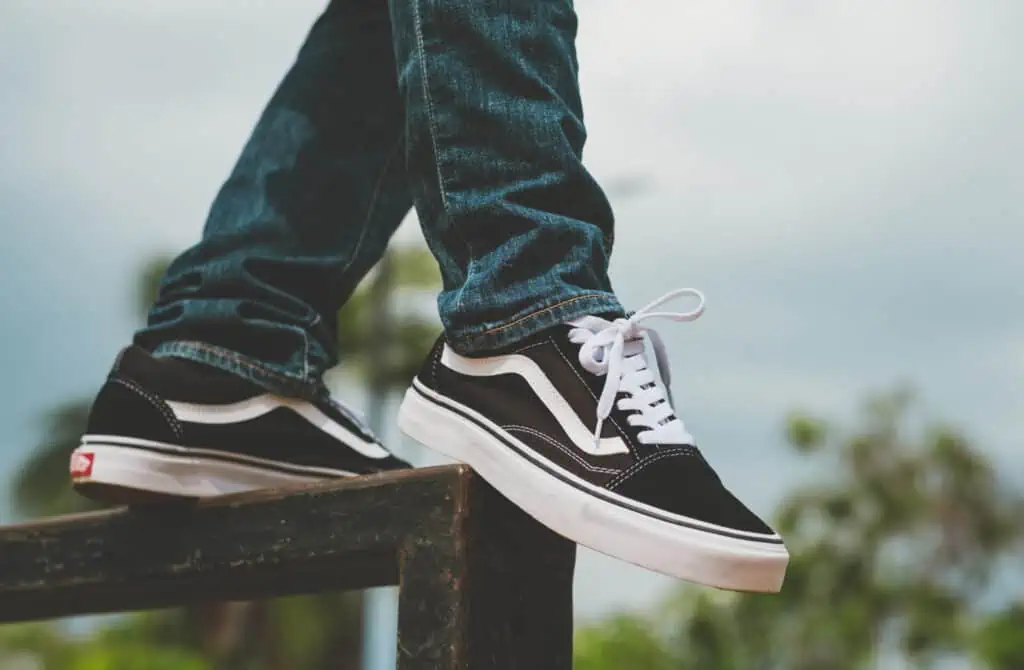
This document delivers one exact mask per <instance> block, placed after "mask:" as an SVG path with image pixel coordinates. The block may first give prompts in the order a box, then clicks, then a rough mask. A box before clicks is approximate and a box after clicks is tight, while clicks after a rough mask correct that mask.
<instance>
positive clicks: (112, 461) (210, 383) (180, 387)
mask: <svg viewBox="0 0 1024 670" xmlns="http://www.w3.org/2000/svg"><path fill="white" fill-rule="evenodd" d="M70 465H71V480H72V483H73V485H74V487H75V489H76V490H78V491H79V492H80V493H82V494H83V495H85V496H87V497H90V498H94V499H97V500H101V501H103V502H113V503H143V502H153V501H159V500H163V499H167V498H205V497H209V496H217V495H221V494H225V493H235V492H239V491H248V490H252V489H259V488H267V487H279V486H288V485H293V484H301V483H308V482H314V481H318V480H323V479H331V478H338V477H355V476H359V475H366V474H371V473H375V472H380V471H383V470H394V469H398V468H406V467H410V466H409V464H408V463H406V462H404V461H401V460H399V459H397V458H395V457H394V456H392V455H391V454H389V453H388V452H387V451H386V450H385V449H384V448H383V447H382V446H381V445H380V444H379V443H378V442H377V440H376V439H375V438H374V437H373V435H372V434H371V433H370V431H369V430H367V429H366V428H365V427H363V426H362V424H361V423H360V422H359V421H358V420H357V419H356V418H355V417H353V416H352V415H351V413H350V412H348V411H346V410H345V409H344V408H343V407H341V406H340V405H338V404H337V403H334V402H332V401H330V400H324V401H322V402H315V403H311V402H306V401H305V400H298V399H295V398H285V397H281V396H277V395H273V394H271V393H268V392H267V391H266V390H264V389H262V388H260V387H258V386H256V385H255V384H252V383H251V382H249V381H247V380H245V379H243V378H241V377H237V376H235V375H232V374H230V373H227V372H223V371H221V370H218V369H216V368H213V367H210V366H206V365H202V364H199V363H193V362H191V361H186V360H183V359H176V358H155V357H153V356H151V355H150V354H149V353H148V352H147V351H145V350H144V349H141V348H139V347H137V346H131V347H128V348H126V349H124V350H123V351H122V352H121V354H120V356H118V359H117V362H116V363H115V364H114V369H113V370H112V371H111V373H110V376H109V377H108V378H107V381H106V383H105V384H104V385H103V387H102V389H101V390H100V392H99V395H98V396H97V397H96V400H95V402H94V403H93V406H92V411H91V413H90V416H89V423H88V427H87V429H86V433H85V435H83V436H82V443H81V445H80V446H79V447H78V448H77V449H75V451H74V452H73V453H72V454H71V464H70Z"/></svg>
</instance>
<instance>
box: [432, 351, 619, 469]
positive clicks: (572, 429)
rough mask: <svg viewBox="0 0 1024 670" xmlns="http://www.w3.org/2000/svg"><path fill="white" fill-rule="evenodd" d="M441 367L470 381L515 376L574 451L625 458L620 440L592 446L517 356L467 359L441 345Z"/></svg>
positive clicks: (571, 414)
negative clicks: (560, 429)
mask: <svg viewBox="0 0 1024 670" xmlns="http://www.w3.org/2000/svg"><path fill="white" fill-rule="evenodd" d="M441 365H444V366H445V367H447V368H450V369H452V370H454V371H455V372H458V373H460V374H464V375H470V376H473V377H491V376H494V375H501V374H516V375H519V376H520V377H522V378H523V379H525V380H526V383H527V384H529V385H530V388H531V389H532V390H533V392H534V393H536V394H537V397H538V398H540V400H541V402H543V403H544V405H545V406H546V407H547V408H548V410H550V411H551V414H552V415H553V416H554V417H555V420H556V421H558V425H560V426H561V427H562V430H564V431H565V434H566V435H568V436H569V439H570V440H572V441H573V444H574V445H575V446H576V448H577V449H579V450H580V451H583V452H585V453H588V454H590V455H592V456H609V455H611V454H628V453H629V448H628V447H627V446H626V443H625V442H623V441H622V438H621V437H602V438H601V440H600V443H599V445H598V446H596V447H595V445H594V433H593V431H592V430H590V429H588V428H587V427H586V426H585V425H583V421H582V420H580V417H579V416H578V415H577V414H576V412H575V411H574V410H573V409H572V407H570V406H569V403H568V402H566V400H565V398H563V397H562V394H561V393H559V392H558V389H556V388H555V385H554V384H552V383H551V380H550V379H548V376H547V375H546V374H544V371H543V370H541V369H540V366H539V365H537V364H536V363H534V362H533V359H532V358H528V357H526V356H523V355H521V354H508V355H505V356H494V357H491V358H467V357H465V356H460V355H459V354H457V353H455V352H454V351H452V350H451V349H449V348H448V345H445V347H444V351H443V352H442V353H441ZM595 420H596V419H595Z"/></svg>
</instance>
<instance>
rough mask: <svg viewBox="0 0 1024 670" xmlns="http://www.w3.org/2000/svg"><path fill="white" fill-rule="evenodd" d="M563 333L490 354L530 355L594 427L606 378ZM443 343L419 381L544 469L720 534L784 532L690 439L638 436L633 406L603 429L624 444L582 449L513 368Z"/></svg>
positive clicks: (766, 536) (767, 536)
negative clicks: (448, 353)
mask: <svg viewBox="0 0 1024 670" xmlns="http://www.w3.org/2000/svg"><path fill="white" fill-rule="evenodd" d="M568 333H569V328H568V327H565V326H559V327H555V328H551V329H549V330H546V331H544V332H542V333H539V334H537V335H535V336H533V337H531V338H529V339H527V340H525V341H522V342H519V343H518V344H517V345H516V346H514V347H509V348H507V349H505V350H502V351H500V352H497V353H494V354H492V356H510V355H511V356H526V357H528V358H530V359H531V360H532V361H533V362H534V363H535V364H536V365H537V367H539V368H540V369H541V370H542V371H543V372H544V374H545V376H546V377H547V378H548V380H549V381H550V382H551V383H552V385H553V386H554V387H555V388H556V390H557V392H558V393H559V394H560V395H561V396H562V398H563V399H564V400H565V401H566V403H567V404H568V405H569V407H571V408H572V410H573V411H574V412H575V414H576V416H577V417H578V418H579V419H580V421H581V422H582V423H583V425H584V426H586V427H587V430H588V431H590V432H592V431H593V428H594V426H595V425H596V421H597V417H596V408H597V402H598V398H599V397H600V394H601V391H602V388H603V385H604V383H605V377H604V376H601V375H596V374H593V373H591V372H589V371H587V370H586V369H585V368H584V367H583V366H582V365H581V364H580V362H579V360H578V353H579V345H577V344H574V343H573V342H571V341H570V339H569V337H568ZM443 350H444V339H443V337H442V338H440V339H438V341H437V343H436V344H435V346H434V348H433V349H432V350H431V352H430V355H429V356H428V358H427V361H426V362H425V363H424V365H423V367H422V368H421V370H420V373H419V375H418V377H417V379H418V380H419V382H420V383H421V384H423V385H424V386H426V387H427V388H429V389H431V390H432V391H434V392H437V393H439V394H441V395H442V396H444V397H445V398H447V399H450V400H451V401H454V402H455V403H457V404H458V405H457V407H458V408H466V409H469V410H472V411H473V412H476V413H478V414H480V415H483V416H484V417H486V418H487V420H488V421H489V422H491V423H492V424H497V426H498V427H499V431H498V432H497V433H495V432H494V431H493V430H491V429H488V430H489V432H491V433H492V434H494V436H495V437H496V438H497V439H500V440H502V441H503V442H504V443H505V444H507V445H508V446H509V447H511V448H512V449H514V450H515V451H518V452H519V453H520V454H522V456H523V457H524V458H527V459H529V460H531V461H533V462H535V463H536V464H537V465H538V467H541V468H547V469H549V470H550V473H551V474H552V476H556V477H560V478H562V479H565V480H566V481H569V482H574V481H576V482H578V480H584V481H586V482H587V483H589V484H591V485H594V486H597V487H600V488H602V489H604V490H606V491H610V492H613V493H615V494H618V495H619V496H624V497H626V498H629V499H630V500H633V501H635V502H637V503H642V505H640V506H635V509H636V510H637V511H640V512H642V513H643V512H644V510H645V508H648V507H653V508H656V509H657V510H659V511H660V512H661V514H659V515H658V516H659V517H660V518H663V519H667V520H670V521H671V520H672V518H673V517H681V518H680V519H679V522H680V523H684V524H686V523H687V522H689V525H690V526H692V527H697V528H702V526H700V524H693V523H692V522H693V521H698V522H703V523H704V524H713V525H714V526H718V527H721V529H723V530H724V531H726V534H728V532H734V531H739V532H740V533H754V534H758V535H759V536H761V537H758V538H753V539H761V540H763V541H766V542H773V543H775V542H779V541H780V540H779V538H778V536H777V535H775V533H774V532H773V531H772V530H771V528H769V527H768V525H767V524H765V523H764V522H763V521H762V520H761V519H760V518H758V517H757V515H755V514H754V513H753V512H752V511H750V510H749V509H748V508H747V507H746V506H745V505H744V504H743V503H741V502H740V501H739V500H738V499H737V498H736V497H735V496H734V495H733V494H732V493H731V492H729V490H728V489H726V488H725V486H724V485H723V484H722V482H721V480H720V479H719V477H718V475H717V474H716V473H715V472H714V470H713V469H712V468H711V466H710V465H709V464H708V462H707V461H706V460H705V459H704V457H703V455H702V454H701V452H700V451H699V450H698V448H697V447H696V446H695V445H681V444H647V443H645V442H644V441H643V440H642V439H641V437H640V433H641V432H642V431H644V430H645V428H643V427H640V426H634V425H632V424H630V423H629V414H630V412H628V411H623V410H620V409H618V408H617V406H616V407H615V408H614V409H613V410H612V413H611V415H610V416H609V417H608V418H607V419H606V420H605V421H604V423H603V425H602V430H601V436H602V438H613V437H619V438H621V439H622V442H623V443H624V444H625V445H626V447H627V449H628V453H600V451H598V452H597V453H591V452H592V451H593V450H588V451H584V450H582V449H580V448H578V447H577V446H576V444H575V443H574V442H573V441H572V439H570V437H569V436H568V435H567V434H566V432H565V430H564V429H563V428H562V426H561V424H560V423H559V421H558V420H557V419H556V418H555V416H554V414H553V411H552V410H551V409H550V408H549V407H548V406H547V405H546V404H545V402H544V400H543V399H542V398H540V397H539V396H538V395H537V394H536V393H535V392H534V390H533V388H532V387H531V385H530V383H529V382H527V380H526V379H525V378H524V377H523V376H521V375H520V374H517V373H515V372H501V373H497V374H493V375H479V374H477V375H467V374H463V373H460V372H458V371H457V370H455V369H453V368H451V367H448V366H446V365H445V364H444V363H443V362H442V353H443ZM625 395H627V392H625V391H620V392H619V397H620V398H621V397H623V396H625ZM449 407H450V408H452V407H451V406H449ZM464 416H465V418H466V420H467V421H470V420H475V419H474V418H473V417H472V415H471V414H470V413H468V412H467V413H465V414H464ZM562 473H564V474H562ZM565 475H570V477H568V478H566V476H565ZM574 478H577V479H574ZM574 485H576V484H574ZM602 497H603V498H605V499H607V500H613V501H614V500H615V499H616V498H615V496H609V495H603V496H602ZM666 515H667V516H666ZM734 535H735V533H734ZM736 536H737V537H739V535H736Z"/></svg>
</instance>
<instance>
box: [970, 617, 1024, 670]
mask: <svg viewBox="0 0 1024 670" xmlns="http://www.w3.org/2000/svg"><path fill="white" fill-rule="evenodd" d="M974 648H975V653H976V657H977V658H978V659H979V660H981V661H982V662H984V663H985V665H986V667H988V668H991V669H992V670H1021V668H1024V602H1022V603H1018V604H1016V605H1014V606H1013V607H1011V608H1009V609H1007V610H1006V611H1005V612H1001V613H999V614H995V615H992V616H989V617H987V618H986V619H985V620H984V621H983V622H982V624H981V626H979V627H978V630H977V631H976V633H975V639H974Z"/></svg>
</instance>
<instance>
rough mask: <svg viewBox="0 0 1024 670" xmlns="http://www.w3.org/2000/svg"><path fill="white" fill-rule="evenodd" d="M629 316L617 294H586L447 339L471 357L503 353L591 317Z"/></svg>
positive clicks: (450, 334) (449, 335)
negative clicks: (612, 314)
mask: <svg viewBox="0 0 1024 670" xmlns="http://www.w3.org/2000/svg"><path fill="white" fill-rule="evenodd" d="M608 313H617V314H625V310H624V309H623V308H622V305H621V303H619V299H618V298H616V297H615V295H614V294H613V293H604V292H602V293H585V294H582V295H577V296H571V297H568V298H562V299H560V300H558V301H556V302H554V303H553V304H550V305H547V306H543V307H540V308H538V309H536V310H534V311H532V312H529V313H527V314H525V315H522V316H516V317H513V318H512V319H510V320H509V321H507V322H505V323H500V324H497V325H492V326H489V327H487V328H486V329H465V330H462V331H456V332H450V333H448V334H447V337H446V339H447V340H448V343H449V344H450V345H451V347H452V349H454V350H455V351H456V352H457V353H460V354H463V355H467V356H471V355H473V354H483V353H487V352H490V351H494V350H497V349H503V348H505V347H507V346H510V345H512V344H515V343H516V342H518V341H519V340H523V339H525V338H527V337H529V336H531V335H534V334H536V333H539V332H540V331H542V330H547V329H548V328H551V327H553V326H558V325H561V324H563V323H566V322H567V321H572V320H573V319H578V318H580V317H583V316H587V315H590V314H608Z"/></svg>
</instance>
